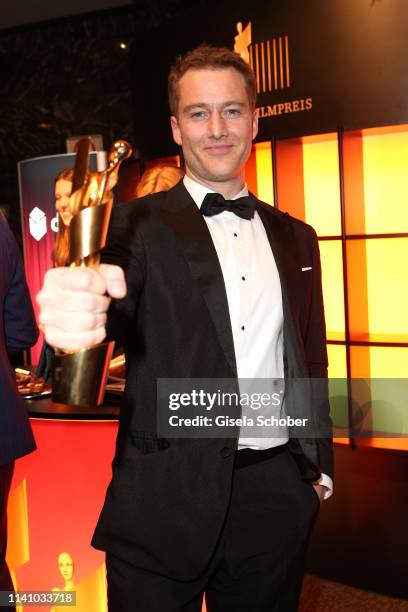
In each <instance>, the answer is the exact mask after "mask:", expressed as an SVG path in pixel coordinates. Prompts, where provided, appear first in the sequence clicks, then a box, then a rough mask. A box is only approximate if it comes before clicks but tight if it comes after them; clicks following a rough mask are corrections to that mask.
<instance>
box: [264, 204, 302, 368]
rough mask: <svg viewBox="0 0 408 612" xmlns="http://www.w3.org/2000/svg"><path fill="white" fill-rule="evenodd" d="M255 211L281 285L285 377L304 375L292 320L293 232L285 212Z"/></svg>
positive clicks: (297, 300) (295, 308)
mask: <svg viewBox="0 0 408 612" xmlns="http://www.w3.org/2000/svg"><path fill="white" fill-rule="evenodd" d="M257 211H258V214H259V216H260V217H261V220H262V222H263V224H264V227H265V230H266V234H267V236H268V239H269V243H270V245H271V249H272V252H273V255H274V257H275V262H276V266H277V268H278V272H279V277H280V282H281V287H282V305H283V317H284V336H285V355H286V358H287V361H288V364H287V366H288V372H287V374H288V376H289V377H294V376H307V368H306V364H305V362H304V358H303V357H302V355H303V351H302V350H301V346H300V344H301V338H299V333H300V332H299V330H298V326H297V324H296V321H297V320H298V317H299V308H300V305H301V303H302V296H301V295H300V294H299V286H300V283H299V278H300V275H299V270H300V265H301V263H300V261H299V255H298V250H297V245H296V239H295V234H294V231H293V228H292V224H291V223H290V217H289V215H288V214H287V213H284V214H279V213H278V212H277V211H276V210H274V209H273V208H272V207H269V206H267V205H265V204H262V203H258V205H257Z"/></svg>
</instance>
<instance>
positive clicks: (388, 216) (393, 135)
mask: <svg viewBox="0 0 408 612" xmlns="http://www.w3.org/2000/svg"><path fill="white" fill-rule="evenodd" d="M378 132H380V133H378ZM363 134H364V135H363V167H364V200H365V215H364V216H365V231H364V228H361V233H367V234H385V233H398V232H408V206H407V202H408V181H407V176H408V126H405V127H404V126H401V129H400V131H391V132H388V133H387V132H385V131H384V130H365V131H364V133H363Z"/></svg>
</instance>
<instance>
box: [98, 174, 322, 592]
mask: <svg viewBox="0 0 408 612" xmlns="http://www.w3.org/2000/svg"><path fill="white" fill-rule="evenodd" d="M257 210H258V212H259V215H260V216H261V219H262V221H263V223H264V226H265V229H266V232H267V235H268V238H269V241H270V244H271V248H272V250H273V254H274V257H275V260H276V264H277V267H278V270H279V274H280V280H281V286H282V293H283V311H284V355H285V357H284V367H285V376H286V377H287V378H293V377H310V376H316V377H324V376H326V370H327V355H326V340H325V325H324V314H323V301H322V293H321V278H320V276H321V275H320V262H319V254H318V247H317V239H316V234H315V232H314V231H313V229H312V228H311V227H309V226H307V225H305V224H304V223H302V222H300V221H298V220H296V219H294V218H292V217H290V216H289V215H288V214H283V213H281V212H279V211H277V210H276V209H274V208H272V207H271V206H269V205H267V204H263V203H262V202H257ZM103 260H104V261H105V262H109V263H115V264H118V265H121V266H122V267H123V268H124V269H125V273H126V280H127V284H128V293H127V296H126V297H125V298H124V299H123V300H117V301H114V302H113V303H112V305H111V308H110V312H109V324H108V335H109V336H110V337H114V338H115V339H117V340H118V341H119V342H120V343H121V344H122V345H123V346H124V347H125V352H126V362H127V383H126V390H125V399H124V403H123V406H122V410H121V416H120V423H119V433H118V439H117V447H116V454H115V458H114V461H113V478H112V482H111V483H110V485H109V488H108V491H107V496H106V501H105V505H104V508H103V510H102V514H101V517H100V520H99V523H98V526H97V529H96V533H95V535H94V539H93V544H94V545H95V546H96V547H97V548H101V549H103V550H106V551H108V552H111V553H112V554H115V555H116V556H118V557H119V558H122V559H125V560H127V561H129V562H130V563H133V564H134V565H137V566H139V567H142V568H146V569H148V570H150V571H153V572H157V573H159V574H163V575H166V576H170V577H174V578H176V579H181V580H189V579H193V578H195V577H197V576H198V575H199V574H200V573H201V572H202V571H203V569H204V568H205V566H206V564H207V563H208V561H209V559H210V557H211V554H212V552H213V551H214V548H215V546H216V542H217V538H218V536H219V534H220V531H221V529H222V525H223V521H224V518H225V515H226V512H227V509H228V503H229V498H230V490H231V479H232V469H233V456H234V450H235V448H236V445H237V440H232V439H224V440H220V439H216V440H215V439H213V440H208V439H194V440H191V439H171V440H165V439H161V438H158V437H157V434H156V380H157V379H158V378H160V377H163V378H233V377H236V375H237V374H236V363H235V354H234V345H233V337H232V330H231V323H230V318H229V310H228V302H227V296H226V291H225V286H224V280H223V276H222V271H221V268H220V264H219V261H218V257H217V254H216V251H215V248H214V245H213V242H212V239H211V236H210V233H209V231H208V228H207V225H206V223H205V221H204V219H203V217H202V215H201V213H200V212H199V210H198V208H197V206H196V204H195V203H194V202H193V200H192V199H191V197H190V195H189V194H188V192H187V191H186V189H185V187H184V185H183V183H182V182H180V183H179V184H178V185H177V186H176V187H174V188H173V189H171V190H170V191H168V192H161V193H158V194H155V195H152V196H148V197H146V198H142V199H140V200H137V201H134V202H131V203H129V204H124V205H121V206H118V207H116V209H114V213H113V217H112V220H111V226H110V230H109V235H108V243H107V248H106V252H105V254H104V257H103ZM302 267H310V268H311V270H310V271H309V272H308V273H302ZM294 409H295V410H296V412H297V414H300V415H303V416H306V417H307V416H312V417H314V418H316V417H318V419H319V420H320V421H325V422H327V423H329V422H330V419H329V415H328V409H327V402H326V403H324V404H323V405H322V404H321V403H320V404H319V407H318V410H319V414H318V415H316V414H315V412H316V407H315V406H314V405H312V404H311V402H310V401H308V400H307V398H302V401H301V405H299V406H297V407H294ZM290 412H291V410H290V409H289V413H290ZM290 446H291V449H292V451H293V452H294V453H295V455H296V457H297V459H298V463H299V466H300V469H301V472H302V475H303V477H304V478H305V479H310V480H313V479H315V478H317V477H318V476H319V474H320V471H323V472H325V473H327V474H329V475H330V474H331V473H332V458H331V457H332V452H331V440H329V439H320V440H301V441H298V440H291V442H290Z"/></svg>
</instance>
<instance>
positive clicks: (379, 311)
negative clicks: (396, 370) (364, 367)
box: [366, 238, 408, 375]
mask: <svg viewBox="0 0 408 612" xmlns="http://www.w3.org/2000/svg"><path fill="white" fill-rule="evenodd" d="M366 252H367V288H368V306H369V307H368V321H369V333H370V338H372V337H377V338H378V339H380V340H381V339H390V338H389V337H390V336H391V339H395V340H396V341H407V340H408V238H384V239H378V240H374V239H373V240H367V244H366ZM407 375H408V372H407Z"/></svg>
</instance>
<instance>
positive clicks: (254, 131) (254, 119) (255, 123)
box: [252, 108, 259, 140]
mask: <svg viewBox="0 0 408 612" xmlns="http://www.w3.org/2000/svg"><path fill="white" fill-rule="evenodd" d="M258 119H259V117H258V109H257V108H256V109H255V110H254V112H253V114H252V140H253V139H254V138H256V136H257V134H258Z"/></svg>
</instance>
